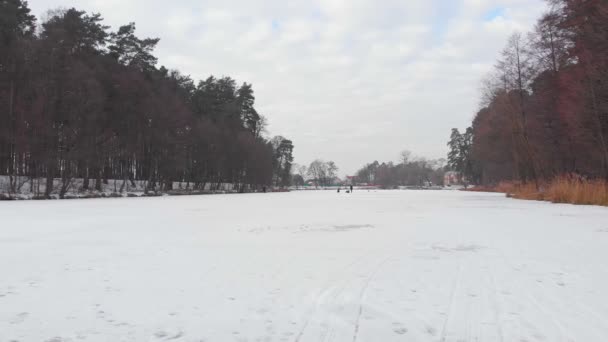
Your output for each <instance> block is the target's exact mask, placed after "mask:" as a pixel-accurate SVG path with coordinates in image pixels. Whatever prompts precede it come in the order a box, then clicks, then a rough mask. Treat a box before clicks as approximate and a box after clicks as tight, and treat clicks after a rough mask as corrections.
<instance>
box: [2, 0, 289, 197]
mask: <svg viewBox="0 0 608 342" xmlns="http://www.w3.org/2000/svg"><path fill="white" fill-rule="evenodd" d="M135 29H136V26H135V24H134V23H129V24H127V25H124V26H121V27H120V28H118V30H116V31H110V28H109V27H108V26H106V25H104V24H103V19H102V17H101V15H100V14H89V13H86V12H83V11H79V10H77V9H74V8H71V9H67V10H54V11H50V12H49V15H48V19H46V20H45V21H44V22H42V23H41V24H38V21H37V19H36V18H35V17H34V16H33V15H32V14H31V12H30V9H29V8H28V3H27V1H23V0H0V123H1V124H0V175H7V176H9V178H10V189H9V191H12V192H16V191H17V190H18V187H19V186H20V184H19V181H18V180H19V179H23V178H27V179H30V180H31V181H32V184H34V180H38V182H37V184H38V188H40V187H42V188H43V189H44V190H43V194H41V196H46V197H48V196H50V194H51V192H52V191H58V192H59V193H60V194H61V195H62V196H63V195H64V194H65V193H66V191H67V190H68V189H69V187H70V185H71V184H72V181H73V180H74V179H75V178H80V179H82V180H83V181H82V190H98V191H99V190H101V189H102V184H103V183H104V182H105V183H107V182H108V180H109V179H115V180H116V179H118V180H120V181H121V183H122V185H121V191H122V189H123V188H124V186H125V185H127V186H128V185H129V184H133V183H134V182H135V180H144V181H145V183H146V186H145V188H146V189H147V190H163V191H164V190H171V189H172V187H173V184H174V182H177V181H179V182H185V183H186V184H187V186H188V187H189V188H192V189H206V188H207V189H208V188H211V189H213V188H216V187H219V186H220V185H221V184H223V183H231V184H233V185H234V187H235V188H236V189H238V190H239V191H246V190H253V189H259V188H261V187H265V186H271V185H276V186H286V185H287V182H288V178H289V177H288V176H289V175H290V172H291V170H290V169H291V162H292V160H293V143H292V142H291V141H290V140H288V139H286V138H283V137H276V138H274V139H268V138H266V137H265V127H266V119H265V118H264V116H262V115H261V114H259V113H258V112H257V111H256V109H255V96H254V91H253V88H252V85H251V84H248V83H243V84H241V85H238V84H237V82H236V81H235V80H233V79H232V78H230V77H221V78H216V77H213V76H211V77H209V78H207V79H205V80H202V81H199V82H196V81H194V80H193V79H191V78H190V77H189V76H186V75H184V74H182V73H180V72H179V71H176V70H168V69H167V68H165V67H163V66H161V67H157V62H158V60H157V58H156V57H155V56H154V54H153V51H154V49H155V47H156V45H157V44H158V42H159V39H157V38H140V37H138V36H137V35H136V34H135ZM56 178H59V179H60V180H61V181H60V182H59V184H60V185H59V189H57V185H56V184H57V182H54V180H55V179H56ZM40 180H42V181H40ZM41 183H42V186H41Z"/></svg>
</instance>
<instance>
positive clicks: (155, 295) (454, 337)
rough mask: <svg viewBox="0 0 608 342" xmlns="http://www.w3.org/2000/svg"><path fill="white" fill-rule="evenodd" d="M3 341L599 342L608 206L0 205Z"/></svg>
mask: <svg viewBox="0 0 608 342" xmlns="http://www.w3.org/2000/svg"><path fill="white" fill-rule="evenodd" d="M0 226H1V228H0V341H3V342H4V341H20V342H25V341H48V342H50V341H53V342H60V341H64V342H65V341H104V342H105V341H108V342H115V341H193V342H194V341H197V342H200V341H208V342H214V341H252V342H253V341H291V342H297V341H301V342H303V341H311V342H316V341H346V342H353V341H369V342H390V341H450V342H452V341H453V342H461V341H482V342H490V341H517V342H523V341H527V342H532V341H551V342H559V341H564V342H569V341H581V342H593V341H598V342H601V341H606V340H607V339H608V292H607V291H606V290H607V289H608V209H606V208H597V207H575V206H568V205H553V204H548V203H540V202H526V201H517V200H511V199H507V198H505V197H504V196H503V195H497V194H477V193H464V192H447V191H446V192H442V191H438V192H432V191H427V192H424V191H421V192H420V191H392V192H391V191H385V192H383V191H378V192H367V191H365V192H363V191H362V192H355V193H354V194H345V193H342V194H337V193H335V192H331V191H329V192H315V191H311V192H292V193H277V194H246V195H217V196H195V197H163V198H145V199H130V198H129V199H100V200H73V201H69V200H66V201H41V202H38V201H29V202H4V203H0Z"/></svg>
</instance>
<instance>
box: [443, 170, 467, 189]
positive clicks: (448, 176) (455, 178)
mask: <svg viewBox="0 0 608 342" xmlns="http://www.w3.org/2000/svg"><path fill="white" fill-rule="evenodd" d="M462 183H463V177H462V175H461V174H460V172H456V171H448V172H446V173H445V174H444V175H443V185H444V186H452V185H462Z"/></svg>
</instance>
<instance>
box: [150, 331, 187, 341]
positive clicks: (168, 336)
mask: <svg viewBox="0 0 608 342" xmlns="http://www.w3.org/2000/svg"><path fill="white" fill-rule="evenodd" d="M183 336H184V332H183V331H178V332H177V333H175V334H173V333H168V332H166V331H157V332H156V333H154V337H156V338H157V339H158V340H160V341H172V340H177V339H178V338H181V337H183Z"/></svg>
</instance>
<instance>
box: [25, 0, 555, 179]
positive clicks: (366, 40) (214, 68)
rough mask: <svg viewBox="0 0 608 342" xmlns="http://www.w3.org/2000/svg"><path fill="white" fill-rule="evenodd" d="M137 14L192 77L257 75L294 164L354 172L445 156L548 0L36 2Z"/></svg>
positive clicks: (262, 104)
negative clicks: (509, 42)
mask: <svg viewBox="0 0 608 342" xmlns="http://www.w3.org/2000/svg"><path fill="white" fill-rule="evenodd" d="M29 3H30V7H31V8H32V9H33V11H34V12H35V13H36V14H37V15H38V16H41V15H43V14H44V13H45V12H46V11H47V10H48V9H50V8H56V7H76V8H78V9H83V10H86V11H95V12H100V13H102V15H103V17H104V18H105V20H106V23H107V24H108V25H111V26H113V27H117V26H119V25H121V24H126V23H129V22H132V21H133V22H136V24H137V30H138V35H140V36H141V37H159V38H161V42H160V44H159V47H158V50H157V55H158V56H159V58H160V63H161V64H163V65H165V66H167V67H168V68H176V69H179V70H180V71H182V72H183V73H185V74H190V75H191V76H192V77H193V78H195V79H201V78H206V77H207V76H209V75H211V74H213V75H216V76H222V75H227V76H231V77H233V78H235V79H237V81H238V82H249V83H253V86H254V89H255V91H256V98H257V108H258V111H259V112H261V113H263V114H264V115H266V116H267V117H268V119H269V121H270V126H269V131H270V133H271V134H272V135H279V134H280V135H284V136H286V137H288V138H290V139H292V140H293V141H294V144H295V147H296V150H295V154H296V162H298V163H302V164H307V163H309V162H310V161H312V160H313V159H315V158H322V159H326V160H334V161H335V162H336V163H337V164H338V166H340V168H341V173H342V174H351V173H353V172H354V171H355V170H356V169H358V167H359V166H360V165H362V164H364V163H366V162H371V161H373V160H379V161H390V160H397V157H398V154H399V152H400V151H401V150H404V149H407V150H410V151H412V152H413V153H414V154H416V155H419V156H426V157H429V158H440V157H444V156H445V154H446V146H445V144H446V140H447V138H448V137H449V134H450V129H451V128H452V127H459V128H464V127H466V126H467V125H468V124H470V121H471V119H472V117H473V115H474V113H475V112H476V110H477V109H478V103H479V96H478V90H479V83H480V79H481V78H482V77H483V75H484V74H486V73H487V72H488V71H489V70H490V69H491V68H492V65H493V63H494V61H495V59H496V57H497V56H498V53H499V51H500V50H501V49H502V46H503V44H504V42H505V41H506V38H507V36H508V35H509V34H511V33H512V32H514V31H526V30H528V29H530V28H531V27H532V25H533V24H534V21H535V19H536V18H537V17H538V16H539V15H540V14H541V13H542V11H543V10H544V3H543V1H542V0H289V1H286V0H174V1H166V0H163V1H161V0H30V1H29Z"/></svg>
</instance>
